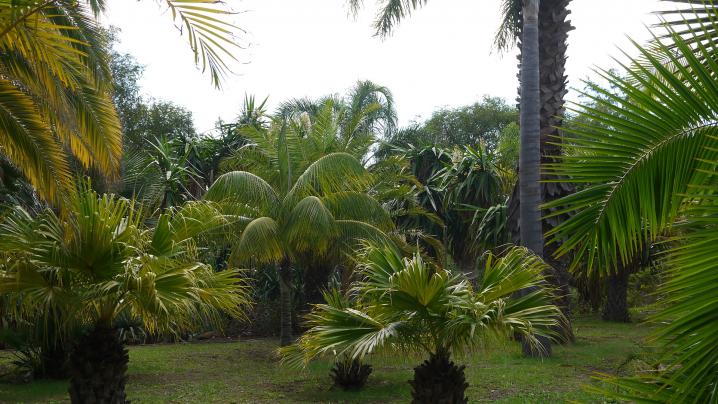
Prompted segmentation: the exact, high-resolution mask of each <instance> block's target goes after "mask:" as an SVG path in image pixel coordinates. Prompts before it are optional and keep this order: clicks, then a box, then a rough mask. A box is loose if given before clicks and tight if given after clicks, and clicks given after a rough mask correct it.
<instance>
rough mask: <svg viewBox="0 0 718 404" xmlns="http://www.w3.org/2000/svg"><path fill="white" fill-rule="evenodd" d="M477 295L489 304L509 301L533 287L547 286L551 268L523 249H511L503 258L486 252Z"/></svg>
mask: <svg viewBox="0 0 718 404" xmlns="http://www.w3.org/2000/svg"><path fill="white" fill-rule="evenodd" d="M484 261H485V264H484V269H483V275H482V277H481V279H480V280H479V282H478V285H477V293H478V294H479V296H480V297H481V299H484V300H485V301H486V302H489V301H492V300H496V299H501V298H508V297H510V296H512V295H513V294H514V293H516V292H518V291H520V290H523V289H527V288H534V287H539V286H541V287H546V283H545V281H544V277H543V274H546V273H551V272H552V269H551V267H550V266H549V265H548V264H546V263H545V262H544V261H543V260H542V259H541V258H539V257H538V256H537V255H535V254H533V253H532V252H531V251H529V250H528V249H526V248H523V247H515V246H512V247H510V248H509V249H508V250H507V251H506V252H504V253H503V254H501V255H500V256H496V255H494V254H493V253H487V254H486V257H485V260H484Z"/></svg>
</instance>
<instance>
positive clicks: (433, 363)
mask: <svg viewBox="0 0 718 404" xmlns="http://www.w3.org/2000/svg"><path fill="white" fill-rule="evenodd" d="M465 368H466V366H457V365H456V364H455V363H454V362H452V361H451V359H450V355H449V353H448V352H447V351H439V352H437V353H435V354H431V356H429V359H428V360H425V361H424V363H422V364H421V365H420V366H417V367H415V368H414V379H413V380H410V381H409V384H410V385H411V398H412V399H411V402H412V403H413V404H437V403H439V404H463V403H468V402H469V401H468V400H467V399H466V394H465V392H466V388H467V387H469V384H468V383H466V377H465V375H464V369H465Z"/></svg>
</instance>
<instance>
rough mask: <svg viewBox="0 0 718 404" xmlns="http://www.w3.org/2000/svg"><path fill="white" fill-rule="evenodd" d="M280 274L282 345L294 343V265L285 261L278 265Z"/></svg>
mask: <svg viewBox="0 0 718 404" xmlns="http://www.w3.org/2000/svg"><path fill="white" fill-rule="evenodd" d="M277 272H278V275H279V304H280V311H281V314H280V333H279V344H280V345H281V346H287V345H291V343H292V267H291V266H290V265H289V263H288V262H286V261H285V262H283V263H282V264H281V265H279V266H278V267H277Z"/></svg>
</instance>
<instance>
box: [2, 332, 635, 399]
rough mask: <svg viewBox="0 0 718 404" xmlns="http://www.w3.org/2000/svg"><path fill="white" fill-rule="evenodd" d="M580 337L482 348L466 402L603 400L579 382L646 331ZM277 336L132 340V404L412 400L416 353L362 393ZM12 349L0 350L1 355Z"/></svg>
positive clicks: (39, 386) (386, 363)
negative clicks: (282, 357)
mask: <svg viewBox="0 0 718 404" xmlns="http://www.w3.org/2000/svg"><path fill="white" fill-rule="evenodd" d="M575 329H576V334H577V341H576V343H575V344H573V345H570V346H565V347H555V349H554V356H553V358H551V359H548V360H544V361H540V360H533V359H524V358H522V357H521V355H520V348H519V347H518V346H517V345H516V344H511V345H507V346H505V347H503V346H502V347H494V348H487V351H486V352H483V353H476V354H474V355H471V356H469V357H467V358H458V359H459V361H460V362H462V363H465V364H466V365H467V369H466V371H467V378H468V381H469V384H470V387H469V390H468V396H469V401H470V402H500V403H557V402H565V401H566V400H576V401H581V402H601V401H603V399H602V398H601V397H598V396H594V395H591V394H590V393H587V392H585V391H584V390H583V389H582V386H583V385H585V384H587V383H592V380H591V375H592V374H593V373H595V372H603V373H613V372H615V371H616V369H617V367H618V366H619V365H620V364H621V363H622V362H623V361H624V360H625V359H626V358H627V357H628V356H629V355H630V354H631V353H636V352H638V351H639V350H640V348H639V345H640V344H641V342H642V340H643V339H644V338H645V336H646V335H647V334H648V332H649V330H648V328H647V327H645V326H641V325H636V324H610V323H603V322H600V321H597V320H590V319H584V320H580V321H577V322H576V323H575ZM276 347H277V341H276V340H271V339H267V340H245V341H241V342H227V343H216V342H214V343H188V344H174V345H147V346H136V347H131V348H130V366H129V374H130V377H129V382H128V385H127V390H128V398H129V399H130V400H132V402H133V403H160V402H176V403H186V402H197V403H208V402H217V403H258V402H266V403H276V402H314V403H316V402H326V403H329V402H332V403H337V402H381V403H405V402H407V401H408V400H409V397H410V394H409V385H408V384H407V383H406V381H407V380H409V379H410V378H411V375H412V368H413V367H414V366H416V365H417V364H419V363H420V362H421V361H422V360H423V358H421V357H418V356H417V357H406V356H402V357H399V356H396V357H375V358H371V359H370V363H372V365H373V366H374V373H372V375H371V376H370V378H369V382H368V385H367V387H366V388H365V389H364V390H362V391H360V392H351V393H346V392H343V391H341V390H336V389H332V388H331V383H330V380H329V378H328V376H327V375H328V371H329V367H330V363H329V362H317V363H313V364H312V365H311V366H310V367H309V368H308V369H305V370H297V369H288V368H283V367H280V366H279V364H278V363H277V359H276V357H275V354H274V352H275V349H276ZM9 355H10V353H8V352H2V351H0V360H4V359H2V358H7V357H9ZM66 401H68V399H67V383H66V382H63V381H36V382H33V383H30V384H24V385H9V384H0V402H8V403H14V402H66Z"/></svg>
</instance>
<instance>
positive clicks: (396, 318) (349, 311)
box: [282, 243, 561, 403]
mask: <svg viewBox="0 0 718 404" xmlns="http://www.w3.org/2000/svg"><path fill="white" fill-rule="evenodd" d="M357 260H358V263H359V265H360V269H359V273H358V275H359V276H360V279H359V280H358V281H357V282H356V283H355V284H354V286H353V288H352V289H351V291H350V295H351V296H355V300H354V301H353V302H350V301H349V298H345V299H330V300H329V301H328V302H327V304H322V305H316V306H315V307H314V309H313V311H312V312H311V313H310V314H309V315H308V316H307V323H308V326H309V327H310V328H309V330H308V331H307V332H306V333H304V335H303V336H302V337H301V338H300V339H299V341H298V342H297V344H296V345H293V346H291V347H287V348H285V349H283V350H282V353H283V355H284V357H285V358H284V359H285V361H288V362H289V363H290V364H293V365H302V364H306V363H307V362H308V361H310V360H312V359H314V358H316V357H318V356H321V355H327V354H328V355H333V356H337V357H342V356H343V355H348V356H349V357H351V358H355V359H361V358H363V357H365V356H366V355H368V354H372V353H377V352H384V351H389V352H392V351H401V352H422V353H425V354H428V355H429V359H428V360H426V361H425V362H424V363H423V364H422V365H420V366H418V367H416V368H415V369H414V379H413V380H412V381H410V382H409V383H410V384H411V386H412V397H413V401H412V402H414V403H465V402H467V400H466V397H465V394H464V392H465V390H466V388H467V387H468V384H467V383H466V379H465V377H464V367H463V366H457V365H456V364H454V362H452V361H451V355H452V354H456V353H460V352H466V351H471V350H473V349H474V348H477V347H479V346H480V345H481V344H482V343H484V342H485V341H486V339H487V337H488V336H499V337H504V338H511V337H513V336H514V335H522V336H524V337H525V339H526V340H527V341H531V342H532V343H534V344H536V343H537V336H539V335H543V336H549V335H550V334H551V331H550V329H551V327H552V326H553V325H555V324H556V322H557V319H558V318H559V317H560V315H561V314H560V311H559V310H558V309H557V308H556V307H555V306H553V305H551V304H550V301H551V297H550V294H549V293H548V291H547V289H544V288H543V286H545V283H544V280H543V276H542V272H543V270H544V269H545V266H546V265H545V264H544V263H543V262H542V261H541V259H540V258H538V257H537V256H536V255H534V254H531V253H530V252H529V251H528V250H526V249H524V248H519V247H514V248H512V249H510V250H508V251H507V252H506V254H505V255H504V256H502V257H501V258H498V257H495V256H492V255H489V256H488V257H487V259H486V266H485V267H484V268H483V271H482V273H481V276H480V277H479V279H478V280H477V285H476V287H475V288H474V287H472V283H471V282H469V280H468V278H466V277H465V276H464V275H462V274H459V275H457V274H453V273H451V272H449V271H447V270H444V269H443V268H441V267H437V266H433V265H431V264H429V263H427V262H425V261H424V259H423V258H422V257H421V255H419V254H418V253H415V254H414V255H413V256H412V257H411V258H404V257H403V256H402V254H401V253H400V252H399V251H398V249H397V248H396V247H394V246H393V245H390V244H376V243H368V244H367V245H366V246H365V247H364V248H363V250H362V251H361V253H360V255H359V257H358V259H357ZM533 287H536V288H535V289H534V290H533V292H531V293H530V294H527V295H524V296H522V297H517V296H516V292H517V291H519V290H523V289H527V288H533ZM537 346H540V345H537Z"/></svg>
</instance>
